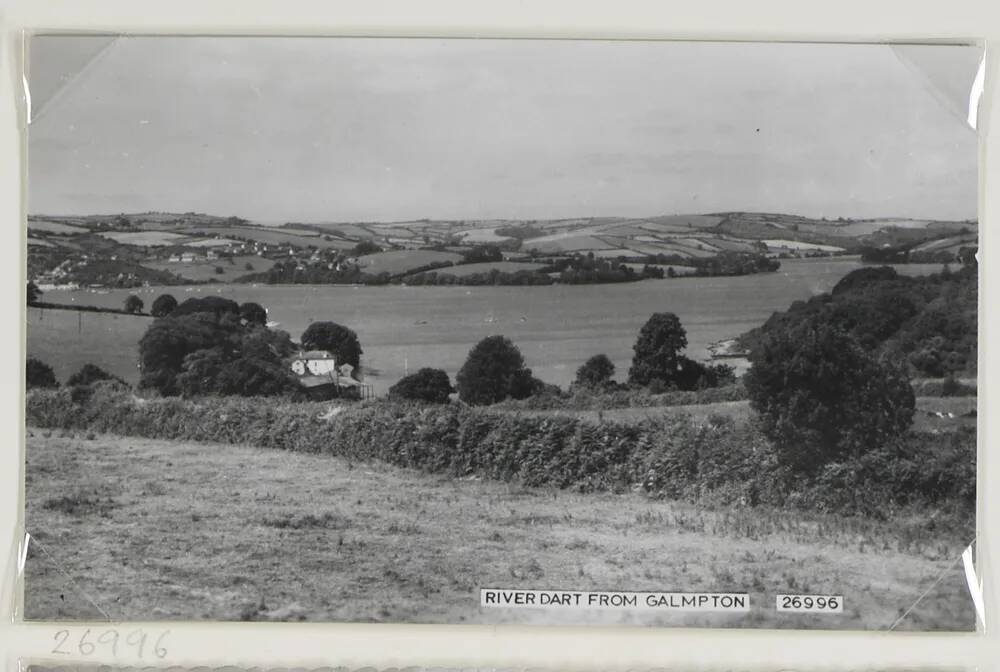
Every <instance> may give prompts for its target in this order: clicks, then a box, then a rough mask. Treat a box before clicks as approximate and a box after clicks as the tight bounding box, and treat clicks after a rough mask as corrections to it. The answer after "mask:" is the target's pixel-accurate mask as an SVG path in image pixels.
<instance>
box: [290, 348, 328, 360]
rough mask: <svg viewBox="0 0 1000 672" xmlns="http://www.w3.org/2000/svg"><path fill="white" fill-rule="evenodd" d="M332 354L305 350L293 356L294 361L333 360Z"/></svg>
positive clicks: (326, 351)
mask: <svg viewBox="0 0 1000 672" xmlns="http://www.w3.org/2000/svg"><path fill="white" fill-rule="evenodd" d="M333 358H334V357H333V353H332V352H330V351H328V350H306V351H305V352H299V353H298V354H297V355H295V359H333Z"/></svg>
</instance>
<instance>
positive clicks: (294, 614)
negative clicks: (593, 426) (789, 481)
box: [25, 429, 973, 630]
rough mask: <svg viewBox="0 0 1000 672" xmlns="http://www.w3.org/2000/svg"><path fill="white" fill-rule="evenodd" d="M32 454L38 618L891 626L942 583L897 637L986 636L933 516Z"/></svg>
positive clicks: (141, 457)
mask: <svg viewBox="0 0 1000 672" xmlns="http://www.w3.org/2000/svg"><path fill="white" fill-rule="evenodd" d="M27 454H28V465H27V479H26V490H27V497H28V504H27V527H28V531H29V532H31V534H32V535H33V537H34V538H35V540H36V541H35V543H34V544H33V545H32V546H31V552H30V553H29V559H28V565H27V575H26V587H25V602H26V615H27V617H28V618H30V619H40V618H44V619H90V618H98V617H100V616H101V611H104V612H105V613H106V615H107V616H109V617H111V618H113V619H120V620H148V619H224V620H239V619H269V620H310V621H330V620H341V621H390V622H425V623H460V622H479V623H497V622H522V623H523V622H531V623H545V622H548V623H554V622H569V621H570V619H574V620H576V621H577V622H579V619H587V622H592V623H596V622H599V621H603V622H620V623H638V622H643V623H649V624H666V625H703V626H704V625H711V626H731V627H779V628H787V627H827V628H870V629H885V628H888V627H889V626H890V625H891V624H892V623H893V622H894V621H895V620H896V619H897V618H898V616H899V615H900V614H901V613H902V612H903V611H905V610H906V609H907V608H908V607H910V606H911V605H912V604H913V602H914V601H915V600H916V599H917V598H918V597H919V596H920V595H921V594H922V593H923V592H924V591H925V590H928V589H929V588H931V586H934V587H933V588H931V589H930V591H929V593H928V595H927V597H925V598H924V600H923V601H922V602H921V603H920V604H919V605H918V606H917V607H916V608H915V609H914V610H913V611H912V612H911V613H910V614H909V616H908V617H907V618H906V619H905V620H903V621H902V623H901V624H900V625H899V626H898V627H900V628H909V629H963V630H968V629H971V628H972V626H973V616H972V607H971V603H970V601H969V599H968V595H967V592H966V590H965V588H964V586H963V579H962V574H961V571H960V567H959V566H957V565H956V566H954V567H952V569H951V570H950V571H945V570H946V568H947V567H948V566H949V564H950V563H952V561H953V560H954V558H955V557H956V556H957V554H959V553H960V552H961V550H962V546H963V544H964V542H966V541H968V540H962V539H957V538H954V536H953V533H951V532H949V531H947V530H943V531H940V532H939V533H935V534H929V533H927V531H926V527H919V523H922V522H924V521H915V520H907V519H898V518H897V519H895V520H892V521H890V522H889V523H878V522H874V521H869V520H865V519H857V518H854V519H850V518H839V517H834V516H809V515H805V514H792V513H787V512H781V511H771V510H765V509H732V510H718V511H706V510H704V509H700V508H698V507H694V506H691V505H686V504H678V503H671V502H663V501H650V500H647V499H645V498H643V497H641V496H639V495H610V494H602V495H579V494H572V493H567V492H562V491H554V490H547V489H527V488H523V487H519V486H516V485H509V484H500V483H486V482H478V481H470V480H453V479H449V478H442V477H437V476H428V475H422V474H418V473H414V472H411V471H406V470H402V469H396V468H390V467H387V466H384V465H377V464H350V463H348V462H345V461H343V460H339V459H335V458H331V457H325V456H313V455H303V454H293V453H284V452H279V451H273V450H262V449H257V448H251V447H239V446H227V445H210V444H184V443H174V442H168V441H152V440H141V439H130V438H118V437H111V436H97V437H94V436H93V435H86V436H85V435H76V436H74V435H70V434H62V435H60V434H52V433H51V432H48V431H43V430H38V429H29V432H28V446H27ZM943 572H944V579H943V580H942V581H941V582H940V583H938V584H936V585H935V580H936V579H938V577H939V576H941V575H942V573H943ZM69 577H71V578H69ZM481 587H521V588H564V589H602V590H615V589H622V590H675V591H680V590H687V591H717V590H718V591H722V590H727V591H728V590H732V591H744V590H745V591H749V592H750V593H751V594H752V604H753V611H752V612H751V613H750V614H748V615H745V616H723V615H697V616H695V615H691V614H686V615H685V614H662V615H660V614H657V615H651V614H649V613H648V612H647V613H644V614H643V615H641V616H640V615H635V614H633V615H628V614H620V613H614V612H579V613H577V612H568V611H567V612H557V611H554V612H548V613H546V612H540V611H535V610H491V611H485V610H482V609H480V608H479V607H478V590H479V588H481ZM779 592H790V593H796V592H816V593H828V594H829V593H839V594H844V595H845V596H846V609H845V613H844V614H843V615H840V616H824V617H819V616H801V615H779V614H778V613H777V612H775V610H774V606H773V605H774V595H775V594H776V593H779ZM95 605H99V607H100V609H98V608H97V606H95ZM640 619H641V620H640Z"/></svg>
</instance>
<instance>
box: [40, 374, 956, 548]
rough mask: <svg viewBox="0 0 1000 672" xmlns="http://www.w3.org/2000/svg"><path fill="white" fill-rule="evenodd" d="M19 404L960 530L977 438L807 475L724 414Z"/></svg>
mask: <svg viewBox="0 0 1000 672" xmlns="http://www.w3.org/2000/svg"><path fill="white" fill-rule="evenodd" d="M25 416H26V423H27V425H28V426H32V427H38V428H49V429H63V430H78V431H86V432H99V433H109V434H117V435H121V436H136V437H145V438H155V439H167V440H177V441H187V442H202V443H213V442H214V443H229V444H244V445H247V444H248V445H253V446H258V447H263V448H273V449H278V450H290V451H299V452H304V453H315V454H329V455H336V456H339V457H341V458H345V459H347V460H349V461H361V462H364V461H371V460H378V461H382V462H386V463H389V464H392V465H396V466H400V467H406V468H411V469H417V470H420V471H423V472H428V473H437V474H447V475H451V476H456V477H468V476H476V477H481V478H487V479H493V480H499V481H507V482H518V483H521V484H523V485H526V486H548V487H555V488H569V489H573V490H577V491H582V492H589V491H612V492H625V491H638V492H642V493H645V494H647V495H648V496H651V497H665V498H670V499H682V500H686V501H691V502H695V503H706V504H719V505H734V504H735V505H744V506H754V505H758V504H767V505H772V506H778V507H785V508H790V509H806V510H814V511H818V512H827V513H841V514H860V515H866V516H872V517H878V518H887V517H891V516H893V515H894V514H895V513H898V512H900V511H901V510H902V509H904V508H914V507H917V508H921V509H923V508H925V507H933V508H934V510H935V515H934V516H933V517H931V518H930V520H931V522H932V523H934V522H935V521H936V524H939V525H940V524H946V523H945V521H952V522H955V521H961V522H960V524H962V525H963V526H965V524H966V522H965V521H969V522H968V525H969V529H971V521H972V520H973V519H974V511H975V471H976V465H975V454H976V441H975V432H974V431H973V430H969V429H960V430H958V431H956V432H953V433H949V434H929V433H916V432H910V433H909V434H908V435H906V436H905V437H904V438H903V439H901V440H900V441H898V442H897V443H896V444H895V445H892V446H890V447H887V448H885V449H882V450H879V451H872V452H870V453H868V454H867V455H865V456H863V457H862V458H859V459H855V460H852V461H850V462H842V463H834V464H829V465H826V467H825V468H823V469H821V470H820V471H819V473H818V475H816V476H815V477H812V478H809V479H806V478H805V477H802V476H797V475H795V474H791V473H789V472H787V471H785V470H783V469H782V468H781V467H780V466H779V465H778V462H777V459H776V456H775V453H774V451H773V449H772V448H771V446H770V444H769V443H768V441H767V439H766V438H765V437H764V436H763V435H762V434H761V433H760V431H759V430H758V429H757V428H756V427H755V426H754V424H753V423H752V422H751V423H741V424H737V423H736V422H734V421H733V420H732V419H730V418H725V417H710V418H709V419H708V420H707V421H705V422H701V423H699V422H695V421H694V420H692V419H691V418H689V417H687V416H683V415H681V416H673V417H662V418H656V417H651V418H646V419H642V420H640V421H638V422H629V423H620V422H613V421H611V422H600V423H595V422H590V421H586V420H583V419H579V418H573V417H537V416H528V415H521V414H518V413H516V412H507V413H497V412H490V411H486V410H483V409H476V408H470V407H467V406H464V405H460V404H448V405H419V404H409V403H399V402H388V401H385V400H379V401H375V402H371V403H361V404H353V405H346V406H343V407H340V408H339V409H337V408H336V407H331V406H330V404H329V403H291V402H282V401H278V400H275V399H273V398H241V397H227V398H202V399H178V398H166V399H143V398H139V397H136V396H134V395H133V394H132V393H131V392H128V391H125V390H123V389H122V388H119V387H116V386H115V385H114V384H109V383H104V382H102V383H95V384H93V385H91V386H87V387H77V388H64V389H60V390H32V391H30V392H29V393H28V395H27V397H26V409H25ZM948 524H950V523H948Z"/></svg>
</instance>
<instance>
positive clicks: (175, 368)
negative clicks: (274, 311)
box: [139, 295, 362, 397]
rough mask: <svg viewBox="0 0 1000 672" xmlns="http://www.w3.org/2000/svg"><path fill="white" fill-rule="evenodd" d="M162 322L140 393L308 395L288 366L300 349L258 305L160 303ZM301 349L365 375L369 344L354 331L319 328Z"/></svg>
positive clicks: (146, 347) (146, 357)
mask: <svg viewBox="0 0 1000 672" xmlns="http://www.w3.org/2000/svg"><path fill="white" fill-rule="evenodd" d="M154 310H155V311H156V313H157V317H158V319H157V320H155V321H154V322H153V323H152V325H150V327H149V328H148V329H147V330H146V333H145V334H144V335H143V337H142V340H140V341H139V356H140V363H141V364H140V366H141V377H140V381H139V386H140V387H142V388H148V389H154V390H156V391H158V392H159V393H160V394H162V395H165V396H173V395H183V396H195V395H220V396H225V395H238V396H279V395H284V396H292V397H295V396H297V395H299V394H301V393H302V388H301V384H300V383H299V380H298V378H297V377H296V376H295V375H294V374H293V373H292V372H291V370H290V369H289V367H288V359H289V357H290V356H291V355H292V354H293V353H294V352H295V351H297V350H298V349H299V346H297V345H296V344H295V343H294V342H293V341H292V339H291V337H290V336H289V335H288V334H287V333H286V332H284V331H279V330H273V329H269V328H267V327H266V323H267V311H266V310H265V309H264V308H263V307H262V306H261V305H260V304H258V303H254V302H246V303H243V304H238V303H236V302H235V301H232V300H230V299H225V298H222V297H217V296H207V297H204V298H192V299H188V300H186V301H184V302H182V303H179V304H178V303H177V301H176V300H175V299H173V297H171V296H170V295H163V296H161V297H158V298H157V300H156V301H155V302H154ZM301 347H302V348H304V349H306V350H325V351H328V352H331V353H333V355H334V357H335V359H336V361H337V363H338V365H342V364H350V365H351V366H352V367H353V372H354V375H355V376H356V375H357V372H358V371H359V368H360V359H361V354H362V350H361V344H360V342H359V340H358V336H357V334H356V333H354V331H352V330H351V329H348V328H347V327H344V326H341V325H339V324H335V323H333V322H314V323H313V324H311V325H309V327H308V328H307V329H306V330H305V332H304V333H303V334H302V338H301Z"/></svg>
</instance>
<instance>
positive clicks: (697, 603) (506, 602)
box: [480, 588, 750, 611]
mask: <svg viewBox="0 0 1000 672" xmlns="http://www.w3.org/2000/svg"><path fill="white" fill-rule="evenodd" d="M480 605H481V606H483V607H493V608H504V609H540V608H541V609H622V610H633V609H644V610H649V609H660V610H667V611H750V596H749V594H747V593H633V592H617V591H614V592H604V591H586V590H583V591H574V590H507V589H504V588H483V589H481V590H480Z"/></svg>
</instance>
